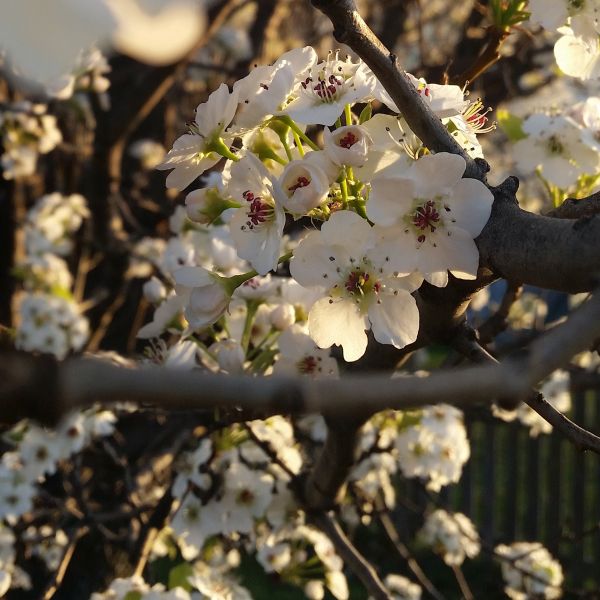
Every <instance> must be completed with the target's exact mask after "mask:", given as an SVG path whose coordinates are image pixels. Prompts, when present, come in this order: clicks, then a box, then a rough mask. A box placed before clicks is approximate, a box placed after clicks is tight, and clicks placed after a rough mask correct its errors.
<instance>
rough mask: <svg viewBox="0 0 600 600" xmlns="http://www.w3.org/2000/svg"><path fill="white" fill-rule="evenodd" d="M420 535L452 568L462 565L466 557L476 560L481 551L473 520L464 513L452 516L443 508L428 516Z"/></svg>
mask: <svg viewBox="0 0 600 600" xmlns="http://www.w3.org/2000/svg"><path fill="white" fill-rule="evenodd" d="M419 535H420V538H421V540H422V541H423V543H425V544H427V545H428V546H430V547H431V548H433V550H434V551H435V552H437V553H438V554H439V555H440V556H441V557H442V559H443V560H444V562H445V563H446V564H447V565H450V566H453V565H457V566H460V565H462V563H463V562H464V560H465V558H466V557H469V558H475V557H476V556H477V555H478V554H479V551H480V549H481V543H480V541H479V535H478V533H477V530H476V529H475V526H474V525H473V523H472V522H471V520H470V519H469V518H468V517H467V516H466V515H463V514H462V513H453V514H450V513H447V512H446V511H445V510H443V509H441V508H439V509H437V510H435V511H433V512H432V513H431V514H429V515H428V516H427V518H426V520H425V524H424V525H423V528H422V529H421V532H420V534H419Z"/></svg>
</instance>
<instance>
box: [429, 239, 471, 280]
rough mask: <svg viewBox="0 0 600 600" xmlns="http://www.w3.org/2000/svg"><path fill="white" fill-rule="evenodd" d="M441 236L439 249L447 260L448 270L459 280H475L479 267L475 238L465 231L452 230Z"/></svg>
mask: <svg viewBox="0 0 600 600" xmlns="http://www.w3.org/2000/svg"><path fill="white" fill-rule="evenodd" d="M450 233H451V235H449V236H448V235H443V232H442V233H441V234H440V236H439V240H438V249H439V251H440V252H441V253H443V255H444V256H446V258H447V268H448V270H449V271H450V272H451V273H452V275H454V276H455V277H458V278H459V279H475V277H477V268H478V267H479V250H478V249H477V246H476V245H475V242H474V241H473V238H472V237H471V236H470V235H469V234H468V233H467V232H466V231H464V230H463V229H458V228H457V229H452V230H450Z"/></svg>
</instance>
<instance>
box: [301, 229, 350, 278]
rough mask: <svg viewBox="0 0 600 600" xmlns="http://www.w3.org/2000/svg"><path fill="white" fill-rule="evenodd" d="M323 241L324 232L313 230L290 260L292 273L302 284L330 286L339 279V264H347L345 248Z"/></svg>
mask: <svg viewBox="0 0 600 600" xmlns="http://www.w3.org/2000/svg"><path fill="white" fill-rule="evenodd" d="M323 241H325V240H323V236H322V234H321V233H320V232H318V231H313V232H311V233H310V234H309V235H307V236H306V237H305V238H304V239H303V240H302V241H301V242H300V244H298V247H297V248H296V249H295V250H294V257H293V258H292V260H291V261H290V274H291V275H292V277H293V278H294V279H295V280H296V281H297V282H298V283H299V284H300V285H302V286H305V287H313V286H323V287H329V286H330V285H333V282H334V281H336V279H338V274H337V272H336V268H337V267H338V265H342V266H344V265H345V264H346V260H345V259H346V252H345V251H344V249H343V248H341V247H339V246H330V245H329V244H324V243H323ZM340 251H341V252H340ZM332 258H333V260H331V259H332ZM323 275H327V277H323Z"/></svg>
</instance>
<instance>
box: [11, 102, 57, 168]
mask: <svg viewBox="0 0 600 600" xmlns="http://www.w3.org/2000/svg"><path fill="white" fill-rule="evenodd" d="M0 137H1V138H2V147H3V149H4V153H3V154H2V156H1V157H0V165H1V167H2V176H3V177H4V179H15V178H18V177H24V176H27V175H32V174H33V173H34V172H35V170H36V166H37V159H38V156H39V155H40V154H47V153H48V152H51V151H52V150H54V148H56V146H57V145H58V144H60V142H61V141H62V134H61V132H60V129H59V128H58V126H57V123H56V117H55V116H54V115H50V114H47V113H46V105H44V104H32V103H31V102H29V101H27V100H24V101H22V102H18V103H15V104H12V105H10V106H9V107H7V108H6V109H4V110H2V111H0Z"/></svg>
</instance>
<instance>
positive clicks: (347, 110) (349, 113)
mask: <svg viewBox="0 0 600 600" xmlns="http://www.w3.org/2000/svg"><path fill="white" fill-rule="evenodd" d="M344 115H345V116H346V125H352V108H351V107H350V105H349V104H346V106H344Z"/></svg>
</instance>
